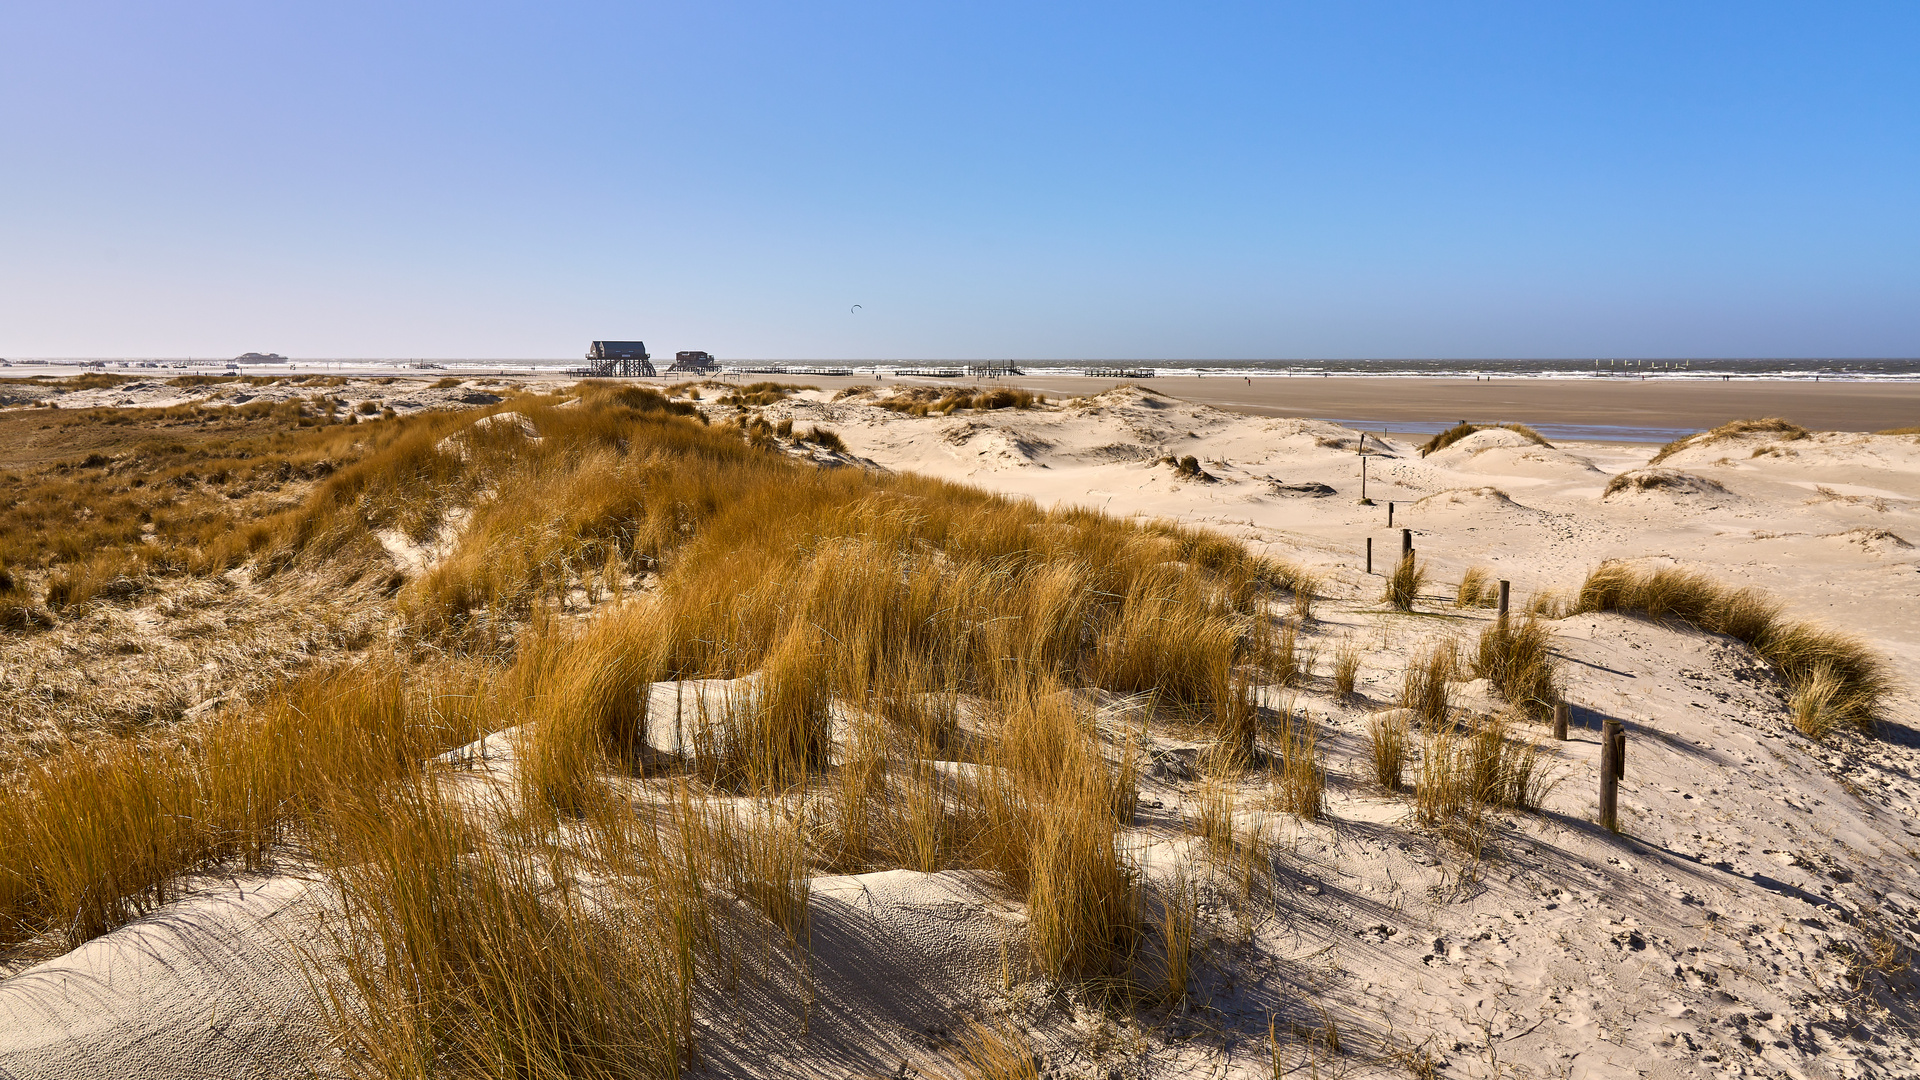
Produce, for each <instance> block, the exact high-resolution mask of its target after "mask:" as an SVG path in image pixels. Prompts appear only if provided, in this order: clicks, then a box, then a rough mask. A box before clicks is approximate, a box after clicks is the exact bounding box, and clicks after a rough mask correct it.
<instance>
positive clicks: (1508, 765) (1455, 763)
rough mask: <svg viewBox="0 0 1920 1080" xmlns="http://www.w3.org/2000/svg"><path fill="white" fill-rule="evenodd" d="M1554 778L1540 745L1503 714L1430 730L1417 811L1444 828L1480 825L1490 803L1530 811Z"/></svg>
mask: <svg viewBox="0 0 1920 1080" xmlns="http://www.w3.org/2000/svg"><path fill="white" fill-rule="evenodd" d="M1549 783H1550V781H1549V780H1548V778H1547V776H1546V773H1545V770H1544V769H1543V767H1542V763H1541V761H1540V752H1539V747H1538V745H1537V744H1536V743H1534V742H1532V741H1530V740H1525V739H1520V738H1516V737H1515V736H1514V735H1513V733H1512V732H1511V730H1510V729H1509V727H1508V725H1507V722H1506V721H1505V720H1504V719H1502V718H1500V717H1490V718H1488V719H1485V720H1481V721H1480V722H1478V723H1477V724H1475V725H1474V726H1473V727H1472V728H1470V729H1468V730H1466V731H1452V730H1446V731H1437V732H1432V733H1430V734H1429V735H1428V736H1427V738H1426V741H1425V745H1424V746H1423V747H1422V750H1421V755H1420V772H1419V779H1418V783H1417V784H1416V788H1415V794H1414V806H1415V812H1416V813H1417V815H1418V816H1419V819H1420V820H1421V821H1422V822H1423V823H1424V824H1427V825H1429V826H1434V827H1438V828H1441V829H1443V830H1444V829H1450V828H1459V827H1466V828H1474V827H1477V826H1478V825H1479V823H1480V821H1481V819H1482V817H1483V816H1484V814H1485V812H1486V810H1487V809H1488V808H1490V807H1511V808H1514V809H1518V810H1529V809H1534V808H1536V807H1538V806H1539V805H1540V803H1541V800H1542V799H1544V798H1545V796H1546V792H1547V787H1548V784H1549Z"/></svg>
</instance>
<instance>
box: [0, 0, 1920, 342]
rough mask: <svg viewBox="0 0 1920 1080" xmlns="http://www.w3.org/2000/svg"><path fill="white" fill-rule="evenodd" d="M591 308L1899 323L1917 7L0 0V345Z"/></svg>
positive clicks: (1405, 325)
mask: <svg viewBox="0 0 1920 1080" xmlns="http://www.w3.org/2000/svg"><path fill="white" fill-rule="evenodd" d="M856 303H857V304H860V305H862V307H861V310H860V311H858V312H850V311H849V308H850V307H851V305H853V304H856ZM599 337H640V338H644V339H645V340H647V341H648V342H649V344H650V345H651V346H652V347H653V351H654V352H655V353H656V354H658V353H660V352H663V351H672V350H675V349H688V348H702V349H707V350H710V351H712V352H714V353H715V354H717V355H719V356H722V357H723V358H725V357H791V358H958V357H1023V358H1046V357H1114V358H1147V357H1206V358H1266V357H1311V356H1321V357H1356V356H1380V357H1409V356H1476V357H1495V356H1726V355H1766V356H1916V355H1920V5H1914V4H1911V3H1902V4H1812V3H1807V4H1770V3H1673V2H1671V0H1669V2H1666V3H1659V4H1651V3H1649V4H1634V3H1621V2H1609V3H1572V2H1567V3H1559V2H1556V3H1539V2H1537V0H1536V2H1530V3H1493V2H1487V3H1371V4H1370V3H1338V4H1329V3H1324V2H1323V3H1311V4H1308V3H1300V4H1292V3H1267V4H1246V5H1240V4H1189V5H1175V4H1161V5H1147V4H1126V3H1106V4H1098V5H1094V4H1088V5H1066V4H1035V3H1020V4H998V3H983V2H974V3H966V4H959V3H954V4H930V3H899V2H896V3H891V4H851V3H809V4H793V3H784V4H772V3H767V4H748V3H714V2H709V3H701V4H677V5H656V4H582V3H559V2H543V3H537V4H536V3H525V4H516V3H496V2H488V0H473V2H467V3H461V4H451V3H449V4H432V3H395V2H384V3H359V2H354V0H336V2H330V3H325V4H318V3H313V4H307V3H262V2H258V0H255V2H250V3H180V2H175V3H90V2H87V0H66V2H62V3H58V4H56V3H38V4H28V3H20V2H13V3H4V4H0V355H5V356H121V355H166V356H182V355H202V356H211V355H232V354H234V353H237V352H240V351H243V350H248V349H260V350H273V351H278V352H282V353H286V354H289V355H294V356H438V357H458V356H470V357H535V356H555V357H557V356H576V355H579V354H580V353H581V352H583V351H584V349H585V346H586V343H587V341H589V340H590V339H593V338H599Z"/></svg>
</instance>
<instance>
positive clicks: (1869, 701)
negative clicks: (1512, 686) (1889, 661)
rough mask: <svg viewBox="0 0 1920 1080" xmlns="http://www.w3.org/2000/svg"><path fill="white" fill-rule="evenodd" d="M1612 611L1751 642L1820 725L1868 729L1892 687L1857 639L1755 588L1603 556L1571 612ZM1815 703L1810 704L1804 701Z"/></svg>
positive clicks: (1875, 658)
mask: <svg viewBox="0 0 1920 1080" xmlns="http://www.w3.org/2000/svg"><path fill="white" fill-rule="evenodd" d="M1595 611H1614V612H1620V613H1622V614H1627V615H1638V616H1640V617H1642V618H1647V619H1652V620H1654V621H1656V622H1670V623H1679V624H1682V625H1686V626H1690V627H1693V628H1694V629H1697V630H1704V631H1706V632H1708V633H1713V634H1725V635H1726V636H1728V637H1730V638H1734V639H1735V640H1737V641H1741V642H1745V643H1746V644H1747V645H1750V646H1752V647H1753V650H1754V652H1756V653H1758V654H1759V656H1760V658H1761V659H1763V660H1765V661H1766V662H1767V663H1768V664H1770V665H1772V666H1773V668H1774V670H1775V671H1776V672H1778V673H1779V675H1780V677H1781V679H1783V680H1784V681H1785V682H1786V684H1787V686H1788V688H1789V695H1790V697H1791V696H1795V695H1798V697H1799V699H1800V700H1801V701H1802V702H1804V703H1808V704H1807V706H1806V709H1803V708H1802V707H1801V706H1795V707H1794V709H1795V715H1796V717H1797V716H1799V715H1801V714H1802V713H1803V712H1806V711H1807V709H1811V712H1809V713H1808V715H1818V716H1820V717H1823V718H1824V719H1823V720H1822V721H1821V722H1820V723H1819V724H1816V725H1815V726H1816V728H1818V729H1819V730H1822V731H1831V730H1832V729H1833V728H1834V727H1837V726H1840V725H1846V726H1850V727H1854V728H1857V729H1860V730H1863V731H1871V730H1872V729H1873V722H1874V718H1875V716H1876V715H1877V714H1878V712H1879V710H1880V704H1881V701H1882V699H1883V698H1885V696H1886V695H1887V694H1888V693H1890V692H1891V691H1892V689H1893V679H1892V676H1891V675H1890V674H1889V673H1888V671H1887V667H1886V663H1885V662H1884V661H1883V660H1881V659H1880V658H1879V657H1878V656H1875V655H1874V654H1873V653H1872V652H1871V651H1870V650H1869V649H1868V648H1867V647H1866V645H1865V644H1863V643H1862V642H1861V641H1860V640H1859V639H1858V638H1855V637H1853V636H1852V635H1849V634H1846V633H1843V632H1841V631H1837V630H1832V629H1828V628H1826V627H1823V626H1819V625H1817V624H1815V623H1811V622H1798V621H1794V620H1791V619H1788V618H1786V617H1785V615H1784V614H1783V613H1782V611H1781V607H1780V604H1779V602H1777V601H1775V600H1773V599H1771V598H1769V597H1767V596H1765V595H1764V594H1762V593H1761V592H1759V591H1758V590H1756V589H1751V588H1745V589H1734V588H1731V587H1729V586H1726V585H1722V584H1720V583H1719V582H1717V581H1714V580H1713V579H1712V578H1709V577H1707V576H1705V575H1703V574H1697V573H1694V572H1692V571H1687V570H1681V569H1677V568H1661V569H1655V570H1637V569H1635V568H1633V567H1631V566H1628V565H1626V564H1625V563H1619V562H1608V563H1602V564H1601V565H1600V566H1598V567H1596V568H1594V570H1593V571H1592V572H1591V573H1589V574H1588V575H1587V579H1586V581H1585V582H1584V583H1583V584H1582V585H1581V586H1580V592H1579V595H1578V596H1576V597H1575V599H1574V601H1573V605H1572V612H1571V613H1573V614H1583V613H1586V612H1595ZM1816 699H1817V700H1818V701H1819V702H1820V705H1819V707H1818V708H1817V709H1812V706H1811V704H1810V703H1811V702H1813V701H1815V700H1816Z"/></svg>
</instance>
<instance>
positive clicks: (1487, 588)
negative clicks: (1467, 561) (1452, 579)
mask: <svg viewBox="0 0 1920 1080" xmlns="http://www.w3.org/2000/svg"><path fill="white" fill-rule="evenodd" d="M1499 603H1500V582H1499V581H1497V580H1496V579H1495V578H1494V576H1493V573H1492V572H1491V571H1489V570H1488V569H1487V568H1486V567H1484V566H1469V567H1467V572H1466V573H1464V574H1462V575H1460V587H1459V589H1457V590H1456V591H1455V592H1454V597H1453V606H1454V607H1458V608H1489V607H1494V606H1496V605H1498V604H1499Z"/></svg>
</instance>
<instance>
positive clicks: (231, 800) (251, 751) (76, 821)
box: [0, 658, 488, 947]
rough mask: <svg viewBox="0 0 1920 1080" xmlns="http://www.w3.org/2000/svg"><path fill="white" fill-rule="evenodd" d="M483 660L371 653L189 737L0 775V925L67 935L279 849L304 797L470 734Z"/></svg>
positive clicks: (109, 923)
mask: <svg viewBox="0 0 1920 1080" xmlns="http://www.w3.org/2000/svg"><path fill="white" fill-rule="evenodd" d="M487 680H488V675H487V673H486V672H484V671H483V670H481V669H479V668H478V667H476V666H475V665H472V664H468V663H463V662H457V661H453V662H445V663H441V664H435V665H430V666H428V667H425V668H410V667H408V666H407V665H406V664H405V663H404V662H403V661H401V660H399V659H396V658H386V659H370V660H368V661H366V662H363V663H359V664H355V665H352V666H350V667H347V668H344V669H339V670H327V671H319V672H314V673H312V674H310V675H309V676H307V677H305V678H303V679H301V680H298V681H297V682H295V683H294V684H293V685H292V686H291V687H289V688H288V689H287V690H286V691H285V692H283V693H282V694H280V695H278V696H276V697H275V698H274V699H272V700H271V701H269V702H268V703H266V704H265V705H263V706H262V707H261V708H260V709H259V710H258V711H256V712H254V713H250V714H244V715H243V714H223V715H222V716H221V717H220V718H219V719H217V720H215V721H214V722H212V723H211V724H209V725H206V726H205V727H203V728H201V729H199V730H197V731H195V732H194V733H193V737H192V738H191V739H185V740H181V739H166V738H161V739H153V740H135V739H129V740H124V741H121V742H118V743H112V744H108V745H106V746H102V747H89V748H85V749H80V750H76V751H74V752H71V753H69V754H65V755H61V756H57V757H54V758H51V759H49V760H46V761H44V762H41V763H38V764H36V765H33V766H31V767H29V768H27V769H26V770H25V771H24V772H23V773H22V774H21V775H20V776H19V778H18V779H17V782H16V783H14V784H11V785H9V786H8V787H6V788H4V789H0V940H7V941H17V940H22V939H24V938H29V937H34V936H37V935H41V934H52V935H54V936H56V937H57V938H59V939H60V940H62V941H63V942H64V943H66V944H67V945H68V946H69V947H71V946H72V945H77V944H79V943H81V942H84V941H87V940H90V939H92V938H94V937H98V936H99V935H101V934H103V933H106V932H107V931H109V930H112V929H113V928H115V927H117V926H120V925H122V924H123V923H125V922H127V921H129V920H131V919H133V918H136V917H138V916H139V915H141V914H144V913H145V912H147V911H150V910H152V909H153V908H155V907H158V906H159V905H161V904H164V903H166V902H167V901H168V899H169V898H170V897H171V895H172V892H171V889H172V882H173V880H174V879H175V878H177V877H179V876H180V875H183V874H186V873H190V872H192V871H195V870H199V869H203V868H206V867H210V866H214V865H218V864H224V863H229V862H232V863H236V864H237V865H239V866H241V867H244V868H250V869H257V868H260V867H264V866H267V865H269V864H270V863H271V861H272V852H273V849H274V845H276V844H277V843H279V842H281V841H283V840H285V839H287V838H288V836H289V834H290V831H291V830H293V829H294V828H295V827H296V825H297V824H298V822H299V821H300V819H301V817H302V815H303V814H304V813H305V811H306V809H307V808H308V807H309V806H311V805H312V804H313V803H314V802H315V801H316V800H321V799H324V798H327V797H329V796H330V795H331V794H332V793H334V792H336V791H339V790H373V789H377V788H378V787H379V786H380V785H381V784H382V783H383V782H385V781H386V780H388V779H390V778H392V777H395V776H399V775H402V774H404V773H406V772H408V771H410V770H413V769H416V768H418V767H419V762H420V760H421V759H423V758H425V757H427V756H428V755H430V754H434V753H437V752H439V751H441V750H444V749H447V748H448V747H451V746H454V745H458V744H460V743H463V742H466V741H468V740H469V739H471V738H473V737H474V736H475V735H476V734H478V733H479V732H480V730H481V726H482V724H483V716H482V710H481V706H480V701H481V698H482V696H483V693H484V689H485V684H486V682H487Z"/></svg>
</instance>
